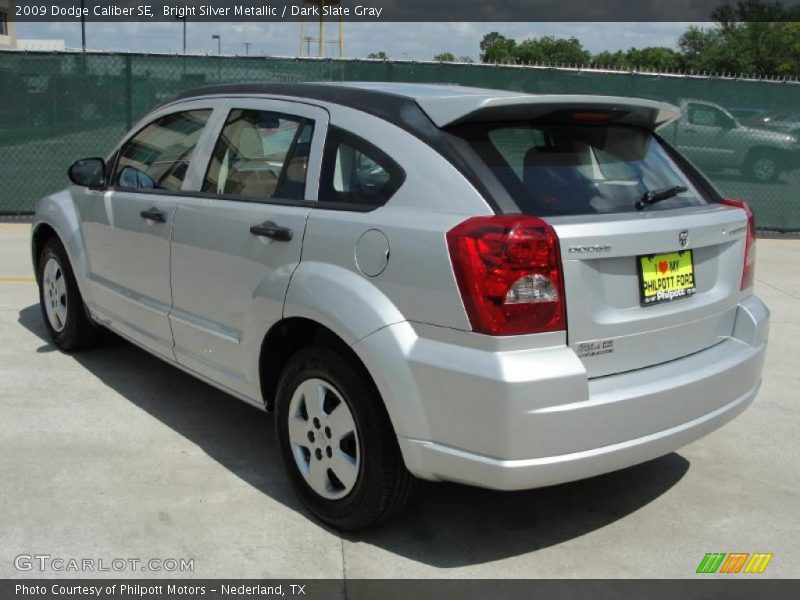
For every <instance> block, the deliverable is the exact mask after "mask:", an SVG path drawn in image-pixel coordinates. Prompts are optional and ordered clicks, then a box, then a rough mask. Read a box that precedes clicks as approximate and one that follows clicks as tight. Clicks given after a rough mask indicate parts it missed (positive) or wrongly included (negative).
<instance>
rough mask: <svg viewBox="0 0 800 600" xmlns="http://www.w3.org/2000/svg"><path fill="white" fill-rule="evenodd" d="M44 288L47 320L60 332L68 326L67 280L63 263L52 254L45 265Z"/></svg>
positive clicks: (43, 274)
mask: <svg viewBox="0 0 800 600" xmlns="http://www.w3.org/2000/svg"><path fill="white" fill-rule="evenodd" d="M42 290H43V296H44V310H45V313H46V314H47V320H48V322H49V323H50V327H52V328H53V329H54V330H55V331H56V332H58V333H60V332H62V331H64V327H66V326H67V282H66V278H65V277H64V271H63V269H62V268H61V265H60V264H59V262H58V260H57V259H55V258H54V257H52V256H51V257H50V258H48V259H47V262H46V263H45V265H44V271H43V273H42Z"/></svg>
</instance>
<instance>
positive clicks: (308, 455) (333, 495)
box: [275, 346, 414, 530]
mask: <svg viewBox="0 0 800 600" xmlns="http://www.w3.org/2000/svg"><path fill="white" fill-rule="evenodd" d="M314 399H317V403H316V406H319V407H320V408H319V409H316V408H315V405H314V404H311V403H310V402H309V400H312V401H313V400H314ZM342 408H344V409H345V412H342ZM348 414H349V416H350V417H351V418H352V423H351V422H350V421H348V420H347V417H348ZM315 419H316V420H315ZM349 429H352V430H353V431H352V433H350V432H349ZM275 430H276V435H277V438H278V444H279V446H280V449H281V454H282V456H283V460H284V464H285V466H286V469H287V471H288V473H289V477H290V479H291V481H292V485H293V487H294V489H295V491H296V492H297V494H298V496H300V498H301V500H302V501H303V503H304V504H305V505H306V507H308V509H309V510H310V511H311V512H312V513H313V514H314V515H315V516H316V517H317V518H319V519H320V520H321V521H324V522H325V523H327V524H329V525H332V526H333V527H335V528H337V529H340V530H356V529H363V528H366V527H370V526H374V525H377V524H378V523H381V522H383V521H385V520H387V519H389V518H391V517H392V516H394V515H395V514H397V513H398V512H399V511H400V510H401V509H402V507H403V506H404V504H405V502H406V500H407V498H408V495H409V493H410V490H411V486H412V483H413V481H414V478H413V476H412V475H411V474H410V473H409V472H408V470H407V469H406V467H405V464H404V463H403V458H402V456H401V454H400V448H399V446H398V444H397V436H396V434H395V432H394V429H393V428H392V424H391V422H390V421H389V415H388V413H387V412H386V408H385V406H384V404H383V400H382V399H381V397H380V394H379V393H378V391H377V390H376V389H375V385H374V384H373V382H372V380H371V379H370V378H369V376H368V375H367V374H366V373H365V372H364V370H363V368H362V367H360V365H355V364H354V361H352V360H349V359H348V358H346V357H344V356H342V355H341V354H339V353H336V352H334V351H333V350H330V349H328V348H325V347H319V346H313V347H309V348H305V349H303V350H300V351H299V352H297V354H295V355H294V356H293V357H292V358H291V359H290V360H289V362H288V364H287V365H286V368H285V369H284V371H283V373H282V374H281V378H280V381H279V383H278V389H277V393H276V402H275ZM337 440H339V441H338V444H337ZM334 452H335V453H336V454H335V455H334V454H333V453H334ZM345 461H346V462H345ZM315 467H316V468H315ZM320 467H322V468H320Z"/></svg>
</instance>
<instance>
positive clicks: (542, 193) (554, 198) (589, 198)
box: [451, 122, 709, 217]
mask: <svg viewBox="0 0 800 600" xmlns="http://www.w3.org/2000/svg"><path fill="white" fill-rule="evenodd" d="M451 133H453V134H455V135H457V136H459V137H461V138H463V139H465V140H466V141H467V142H468V143H469V144H470V145H471V146H472V148H473V149H474V150H475V152H476V153H477V154H478V156H479V158H480V159H481V160H482V161H483V162H484V163H485V164H486V165H487V166H488V167H489V168H490V169H491V171H492V173H493V174H494V175H495V176H496V177H497V179H498V180H499V181H500V183H501V184H502V185H503V187H504V188H505V189H506V190H507V191H508V193H509V194H510V195H511V197H512V198H513V199H514V201H515V202H516V204H517V205H518V206H519V208H520V209H521V210H522V212H524V213H527V214H533V215H538V216H543V217H546V216H557V215H580V214H594V213H616V212H630V211H635V210H636V208H635V205H636V202H637V201H638V200H640V199H641V198H642V196H643V195H644V194H645V193H647V192H650V191H662V190H666V189H668V188H674V187H676V186H681V187H685V188H686V191H685V192H682V193H678V194H677V195H676V196H674V197H672V198H669V199H666V200H662V201H661V202H658V203H656V204H653V205H652V206H650V207H648V208H647V209H646V210H664V209H672V208H680V207H685V206H697V205H702V204H708V203H709V201H708V200H707V199H706V198H705V197H703V195H702V194H701V193H700V191H699V190H698V189H697V188H696V187H695V186H694V185H693V184H692V182H691V181H690V180H689V178H688V177H687V175H686V174H685V173H683V172H682V171H681V169H680V168H679V167H678V165H677V164H675V162H674V161H673V160H672V158H671V157H670V156H669V154H668V153H667V151H666V149H665V148H664V147H663V146H662V145H661V144H660V143H659V141H658V140H657V139H656V138H655V137H654V136H653V135H652V133H650V132H649V131H647V130H644V129H640V128H635V127H624V126H614V125H610V126H609V125H583V124H578V125H563V124H553V125H550V124H540V123H535V122H533V123H526V122H499V123H470V124H466V125H461V126H458V127H456V128H454V129H453V130H452V131H451Z"/></svg>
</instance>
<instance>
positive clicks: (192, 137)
mask: <svg viewBox="0 0 800 600" xmlns="http://www.w3.org/2000/svg"><path fill="white" fill-rule="evenodd" d="M210 116H211V110H192V111H187V112H179V113H173V114H170V115H166V116H163V117H161V118H159V119H157V120H156V121H154V122H153V123H151V124H150V125H148V126H147V127H145V128H144V129H142V130H141V131H139V133H137V134H136V135H135V136H133V137H132V138H131V139H130V140H128V141H127V142H126V143H125V145H123V146H122V149H121V150H120V153H119V160H117V165H116V168H115V170H114V176H113V179H112V181H113V182H114V185H116V186H118V187H121V188H127V189H137V190H167V191H178V190H180V189H181V186H182V185H183V180H184V178H185V177H186V172H187V171H188V169H189V161H191V159H192V153H193V152H194V149H195V146H196V145H197V141H198V140H199V139H200V135H201V134H202V133H203V128H204V127H205V125H206V123H207V122H208V118H209V117H210Z"/></svg>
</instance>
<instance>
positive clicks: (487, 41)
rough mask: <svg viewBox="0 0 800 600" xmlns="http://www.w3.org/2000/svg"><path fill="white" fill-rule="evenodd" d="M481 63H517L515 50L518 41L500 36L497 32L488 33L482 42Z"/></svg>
mask: <svg viewBox="0 0 800 600" xmlns="http://www.w3.org/2000/svg"><path fill="white" fill-rule="evenodd" d="M480 47H481V62H485V63H494V62H499V63H509V62H516V60H515V56H514V50H515V49H516V47H517V42H516V40H513V39H510V38H507V37H505V36H503V35H500V34H499V33H497V32H496V31H492V32H491V33H487V34H486V35H485V36H483V40H481V46H480Z"/></svg>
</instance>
